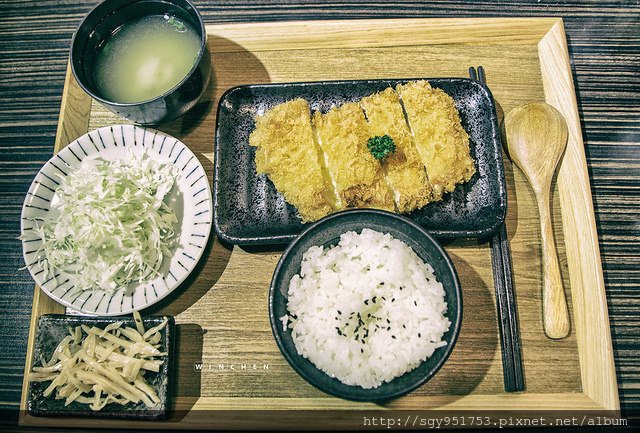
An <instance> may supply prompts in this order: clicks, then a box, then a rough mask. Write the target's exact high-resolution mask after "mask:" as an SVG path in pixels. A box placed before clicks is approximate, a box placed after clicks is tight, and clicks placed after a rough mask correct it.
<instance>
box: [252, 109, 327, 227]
mask: <svg viewBox="0 0 640 433" xmlns="http://www.w3.org/2000/svg"><path fill="white" fill-rule="evenodd" d="M249 144H250V145H251V146H255V147H256V148H257V149H256V156H255V162H256V169H257V172H258V174H262V173H266V174H267V176H268V177H269V179H271V181H272V182H273V184H274V185H275V187H276V189H277V190H278V191H279V192H280V193H281V194H282V195H283V196H284V199H285V200H286V201H287V202H288V203H290V204H292V205H293V206H295V207H296V209H297V210H298V213H299V214H300V217H301V218H302V221H303V222H309V221H316V220H318V219H320V218H322V217H324V216H326V215H328V214H330V213H331V212H332V210H333V208H332V204H334V203H335V201H336V197H335V194H334V192H333V187H332V186H331V184H330V182H329V183H327V182H326V179H325V177H324V176H323V172H322V169H321V166H320V160H319V158H320V156H319V155H320V151H319V149H318V148H317V146H316V144H315V140H314V137H313V130H312V128H311V116H310V115H309V104H308V103H307V101H305V100H304V99H294V100H292V101H288V102H285V103H283V104H280V105H276V106H275V107H273V108H272V109H270V110H268V111H267V112H265V113H264V115H262V116H257V117H256V129H255V130H254V131H253V132H252V133H251V135H250V136H249Z"/></svg>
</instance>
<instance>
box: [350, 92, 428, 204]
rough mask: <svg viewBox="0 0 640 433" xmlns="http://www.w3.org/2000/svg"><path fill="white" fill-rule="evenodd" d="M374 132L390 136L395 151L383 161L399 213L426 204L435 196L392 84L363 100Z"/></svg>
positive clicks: (374, 133)
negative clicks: (391, 86)
mask: <svg viewBox="0 0 640 433" xmlns="http://www.w3.org/2000/svg"><path fill="white" fill-rule="evenodd" d="M360 105H361V106H362V108H363V109H364V111H365V113H366V117H367V120H368V122H369V128H370V130H371V134H372V135H374V136H384V135H388V136H390V137H391V138H392V139H393V142H394V143H395V146H396V148H395V152H393V153H391V154H389V155H387V156H385V157H384V158H382V160H381V164H382V168H383V171H384V175H385V177H386V179H387V182H388V183H389V186H391V188H392V189H393V192H394V199H395V203H396V207H397V208H398V212H400V213H406V212H411V211H413V210H415V209H419V208H421V207H423V206H424V205H426V204H427V203H428V202H429V201H430V200H431V197H432V190H431V185H430V184H429V180H428V178H427V173H426V171H425V167H424V164H423V163H422V160H421V159H420V156H419V155H418V152H417V151H416V149H415V147H414V145H413V140H412V138H411V131H410V130H409V128H408V127H407V123H406V121H405V118H404V113H403V112H402V106H401V105H400V98H399V97H398V94H397V93H396V92H395V91H394V90H393V89H392V88H390V87H388V88H387V89H385V90H384V91H382V92H379V93H376V94H373V95H371V96H367V97H366V98H363V99H362V100H361V101H360Z"/></svg>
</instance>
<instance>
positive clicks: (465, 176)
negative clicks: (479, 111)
mask: <svg viewBox="0 0 640 433" xmlns="http://www.w3.org/2000/svg"><path fill="white" fill-rule="evenodd" d="M396 90H397V91H398V93H399V94H400V97H401V98H402V104H403V105H404V109H405V111H406V113H407V120H408V121H409V127H410V128H411V131H412V133H413V138H414V144H415V146H416V149H417V151H418V154H419V155H420V158H422V162H423V164H424V166H425V167H426V169H427V175H428V176H429V181H430V182H431V186H432V187H433V191H434V195H435V196H436V198H437V199H440V198H441V197H442V194H443V193H445V192H450V191H453V190H454V188H455V187H456V184H457V183H461V182H466V181H468V180H469V179H471V176H473V174H474V173H475V172H476V169H475V166H474V163H473V159H472V158H471V156H470V154H469V136H468V135H467V133H466V131H465V130H464V128H463V127H462V124H461V122H460V116H459V114H458V110H457V109H456V106H455V103H454V101H453V99H452V98H451V97H450V96H449V95H447V94H446V93H445V92H443V91H442V90H441V89H434V88H433V87H431V85H430V84H429V83H428V82H426V81H424V80H421V81H411V82H409V83H407V84H405V85H398V86H397V87H396Z"/></svg>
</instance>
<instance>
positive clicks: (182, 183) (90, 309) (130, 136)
mask: <svg viewBox="0 0 640 433" xmlns="http://www.w3.org/2000/svg"><path fill="white" fill-rule="evenodd" d="M143 153H146V154H147V155H148V157H149V158H151V159H153V160H155V161H158V162H159V163H162V164H167V163H170V164H173V165H174V166H175V167H176V169H177V172H178V177H177V179H176V181H175V183H174V186H173V189H172V191H171V192H170V193H169V194H168V195H167V196H166V197H165V200H164V201H165V203H167V205H169V206H170V207H171V209H172V210H173V212H174V213H175V215H176V217H177V220H178V221H177V223H176V224H175V226H174V228H175V232H176V240H177V242H176V243H175V246H174V247H173V248H172V250H171V252H172V255H171V257H164V259H163V261H162V264H161V266H160V270H159V272H160V276H156V277H154V278H153V279H151V280H149V281H145V282H143V283H139V284H138V283H132V284H130V285H129V286H127V287H121V288H118V289H117V290H113V291H107V290H102V289H100V288H98V287H96V288H94V289H91V290H81V291H79V290H77V289H76V290H74V285H73V280H74V278H73V275H71V274H67V273H66V272H65V271H64V270H60V271H56V272H55V273H54V275H50V274H51V272H48V269H45V266H47V264H46V260H42V257H41V254H42V252H41V249H40V248H39V247H40V246H42V243H43V242H42V239H41V238H40V237H39V235H38V232H37V230H34V228H35V227H36V224H38V223H39V222H41V221H44V220H46V219H47V218H49V219H50V218H52V215H54V214H55V211H56V210H55V209H53V208H52V206H51V202H52V200H53V199H54V196H55V195H56V190H57V188H58V187H59V186H60V182H61V180H62V179H63V178H64V177H66V176H67V175H68V173H69V172H71V171H72V170H76V169H78V168H79V167H80V165H81V164H82V161H83V160H84V159H85V158H96V157H99V158H101V159H103V160H106V161H113V160H117V159H123V158H127V156H128V155H130V154H133V155H134V156H141V155H142V154H143ZM212 206H213V204H212V200H211V188H210V186H209V181H208V179H207V175H206V172H205V170H204V168H203V167H202V164H201V163H200V161H198V158H197V157H196V156H195V155H194V154H193V152H191V150H190V149H189V148H188V147H187V146H186V145H185V144H184V143H182V142H181V141H180V140H178V139H176V138H174V137H171V136H169V135H166V134H164V133H162V132H159V131H155V130H153V129H148V128H143V127H139V126H135V125H115V126H106V127H103V128H100V129H96V130H94V131H91V132H89V133H87V134H85V135H83V136H82V137H80V138H78V139H77V140H74V141H73V142H71V143H70V144H69V145H68V146H66V147H65V148H63V149H62V150H60V152H58V153H57V154H56V155H54V156H53V157H52V158H51V159H50V160H49V161H48V162H47V163H46V164H45V165H44V166H43V167H42V168H41V169H40V171H39V172H38V174H37V176H36V177H35V179H34V180H33V182H32V184H31V186H30V188H29V191H28V192H27V197H26V198H25V201H24V205H23V207H22V218H21V233H22V236H21V238H22V246H23V256H24V260H25V264H26V267H27V269H28V270H29V272H30V273H31V276H32V277H33V279H34V280H35V281H36V283H37V284H38V285H39V286H40V288H41V289H42V290H43V291H44V292H45V293H46V294H47V295H49V296H50V297H51V298H53V299H54V300H56V301H57V302H59V303H61V304H62V305H64V306H66V307H68V308H70V309H72V310H75V311H78V312H81V313H83V314H89V315H101V316H117V315H122V314H128V313H131V312H134V311H139V310H142V309H144V308H146V307H149V306H150V305H152V304H155V303H156V302H158V301H160V300H161V299H163V298H164V297H166V296H167V295H169V294H170V293H171V292H172V291H174V290H175V289H176V288H177V287H178V286H179V285H180V284H181V283H182V282H183V281H184V280H185V279H186V278H187V277H188V276H189V274H190V273H191V272H192V271H193V270H194V268H195V266H196V264H197V263H198V261H199V260H200V258H201V256H202V253H203V252H204V249H205V247H206V245H207V241H208V239H209V234H210V232H211V223H212V217H213V207H212Z"/></svg>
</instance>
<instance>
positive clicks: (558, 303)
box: [537, 193, 570, 339]
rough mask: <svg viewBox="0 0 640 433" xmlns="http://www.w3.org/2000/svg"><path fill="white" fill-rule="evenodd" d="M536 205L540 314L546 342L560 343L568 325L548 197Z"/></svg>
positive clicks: (567, 313)
mask: <svg viewBox="0 0 640 433" xmlns="http://www.w3.org/2000/svg"><path fill="white" fill-rule="evenodd" d="M537 201H538V209H539V211H540V225H541V229H542V230H541V233H542V268H543V283H542V284H543V286H542V314H543V318H544V332H545V334H547V336H548V337H549V338H553V339H559V338H564V337H566V336H567V335H569V328H570V323H569V311H568V309H567V299H566V297H565V293H564V287H563V285H562V276H561V275H560V266H559V264H558V253H557V251H556V243H555V241H554V239H553V228H552V226H551V210H550V208H549V193H543V194H540V195H539V197H538V200H537Z"/></svg>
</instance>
